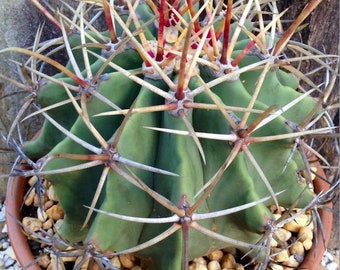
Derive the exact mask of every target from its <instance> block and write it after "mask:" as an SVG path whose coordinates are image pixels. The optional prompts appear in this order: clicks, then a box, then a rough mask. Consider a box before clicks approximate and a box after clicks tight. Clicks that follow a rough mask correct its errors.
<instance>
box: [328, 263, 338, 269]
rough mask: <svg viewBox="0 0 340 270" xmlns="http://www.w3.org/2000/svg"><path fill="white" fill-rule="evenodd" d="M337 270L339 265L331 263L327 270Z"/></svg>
mask: <svg viewBox="0 0 340 270" xmlns="http://www.w3.org/2000/svg"><path fill="white" fill-rule="evenodd" d="M337 269H338V265H337V263H335V262H331V263H329V264H327V265H326V270H337Z"/></svg>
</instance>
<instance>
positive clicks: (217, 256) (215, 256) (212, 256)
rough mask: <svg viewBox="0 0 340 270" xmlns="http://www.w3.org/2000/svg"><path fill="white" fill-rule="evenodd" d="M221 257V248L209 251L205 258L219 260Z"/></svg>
mask: <svg viewBox="0 0 340 270" xmlns="http://www.w3.org/2000/svg"><path fill="white" fill-rule="evenodd" d="M222 257H223V251H222V250H215V251H213V252H211V253H210V254H209V255H208V256H207V258H208V259H209V260H210V261H218V262H219V261H221V259H222Z"/></svg>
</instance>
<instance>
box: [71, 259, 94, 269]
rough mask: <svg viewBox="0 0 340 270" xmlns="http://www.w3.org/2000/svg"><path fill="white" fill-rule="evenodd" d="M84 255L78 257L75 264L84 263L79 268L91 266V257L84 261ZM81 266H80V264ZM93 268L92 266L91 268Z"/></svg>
mask: <svg viewBox="0 0 340 270" xmlns="http://www.w3.org/2000/svg"><path fill="white" fill-rule="evenodd" d="M82 259H83V257H77V259H76V262H75V265H77V266H78V264H79V263H82V265H81V266H80V269H79V270H87V269H88V267H89V262H90V259H89V258H88V259H87V260H86V261H82ZM78 267H79V266H78ZM91 269H92V268H91Z"/></svg>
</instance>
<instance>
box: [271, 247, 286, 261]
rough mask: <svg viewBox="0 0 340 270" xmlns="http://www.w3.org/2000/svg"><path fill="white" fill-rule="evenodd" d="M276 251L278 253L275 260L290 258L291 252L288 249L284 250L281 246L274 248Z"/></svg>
mask: <svg viewBox="0 0 340 270" xmlns="http://www.w3.org/2000/svg"><path fill="white" fill-rule="evenodd" d="M273 251H274V253H277V254H276V255H275V256H274V258H273V259H274V261H276V262H286V261H288V260H289V254H288V250H285V249H284V250H283V249H280V248H274V249H273Z"/></svg>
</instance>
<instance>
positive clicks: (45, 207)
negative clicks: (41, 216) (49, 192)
mask: <svg viewBox="0 0 340 270" xmlns="http://www.w3.org/2000/svg"><path fill="white" fill-rule="evenodd" d="M54 204H55V202H54V201H47V202H45V204H44V209H45V211H46V210H47V209H48V208H51V207H52V206H53V205H54Z"/></svg>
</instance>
